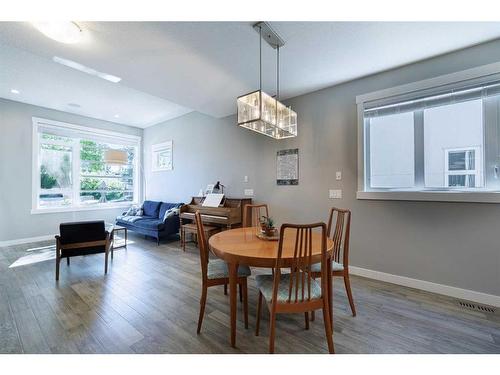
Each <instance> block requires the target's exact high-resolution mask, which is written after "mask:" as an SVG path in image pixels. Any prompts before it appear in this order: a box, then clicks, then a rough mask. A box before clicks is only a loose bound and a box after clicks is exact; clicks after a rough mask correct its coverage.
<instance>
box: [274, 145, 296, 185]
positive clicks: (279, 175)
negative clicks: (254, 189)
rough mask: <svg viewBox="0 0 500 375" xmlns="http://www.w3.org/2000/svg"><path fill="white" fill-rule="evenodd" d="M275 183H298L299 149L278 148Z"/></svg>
mask: <svg viewBox="0 0 500 375" xmlns="http://www.w3.org/2000/svg"><path fill="white" fill-rule="evenodd" d="M276 184H277V185H298V184H299V149H298V148H293V149H288V150H280V151H278V152H277V153H276Z"/></svg>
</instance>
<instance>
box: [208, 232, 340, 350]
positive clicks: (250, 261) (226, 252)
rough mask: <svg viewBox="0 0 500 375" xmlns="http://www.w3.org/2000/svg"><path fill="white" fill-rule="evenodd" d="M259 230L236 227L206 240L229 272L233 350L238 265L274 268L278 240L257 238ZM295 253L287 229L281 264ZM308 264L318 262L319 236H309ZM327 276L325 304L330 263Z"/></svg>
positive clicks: (330, 244)
mask: <svg viewBox="0 0 500 375" xmlns="http://www.w3.org/2000/svg"><path fill="white" fill-rule="evenodd" d="M258 231H260V228H255V227H250V228H237V229H230V230H226V231H222V232H219V233H217V234H214V235H213V236H211V237H210V239H209V241H208V244H209V246H210V250H211V251H212V252H213V253H214V254H215V255H216V256H217V257H219V258H221V259H223V260H224V261H225V262H226V263H227V266H228V269H229V301H230V316H231V346H232V347H236V292H237V291H236V288H237V283H236V282H237V274H238V266H239V265H240V264H244V265H247V266H249V267H263V268H273V267H275V266H276V258H277V254H278V241H268V240H263V239H261V238H259V237H258V236H257V233H258ZM294 250H295V233H294V231H293V230H289V231H287V232H286V233H285V236H284V239H283V252H282V256H281V258H282V261H283V265H284V266H287V265H288V264H289V263H291V261H292V260H293V256H294ZM332 250H333V241H332V240H331V239H330V238H327V251H328V253H329V254H330V253H331V251H332ZM312 261H313V263H317V262H320V261H321V234H320V233H316V232H313V234H312ZM327 274H328V275H329V279H328V283H327V285H328V286H329V288H328V289H329V290H328V293H327V297H328V301H330V300H331V293H332V277H331V275H332V272H331V262H327ZM329 307H330V317H331V316H332V304H331V303H330V302H329Z"/></svg>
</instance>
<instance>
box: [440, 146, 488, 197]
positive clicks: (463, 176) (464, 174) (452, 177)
mask: <svg viewBox="0 0 500 375" xmlns="http://www.w3.org/2000/svg"><path fill="white" fill-rule="evenodd" d="M477 154H479V148H475V149H451V150H449V149H448V150H445V171H446V172H445V178H444V184H445V186H446V187H450V188H476V187H480V182H481V179H480V171H479V168H478V164H479V163H478V162H476V155H477Z"/></svg>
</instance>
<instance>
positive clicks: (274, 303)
mask: <svg viewBox="0 0 500 375" xmlns="http://www.w3.org/2000/svg"><path fill="white" fill-rule="evenodd" d="M318 228H319V229H320V231H321V262H320V264H321V267H320V273H321V276H323V277H321V284H320V283H319V282H318V281H316V280H315V279H314V278H313V277H312V275H311V273H310V272H308V270H310V269H311V266H312V250H313V249H312V233H313V229H318ZM293 230H295V231H296V233H295V244H294V256H293V260H292V262H291V264H290V265H289V267H288V266H287V265H285V264H284V263H283V261H282V253H283V239H284V237H285V234H286V233H287V231H288V233H290V232H293ZM292 235H293V233H292ZM282 268H289V273H281V269H282ZM327 272H328V271H327V249H326V224H325V223H317V224H305V225H299V224H283V225H282V226H281V229H280V239H279V244H278V254H277V259H276V266H275V268H274V275H257V276H256V278H255V279H256V282H257V287H258V288H259V302H258V305H257V323H256V328H255V335H256V336H258V335H259V325H260V315H261V306H262V298H264V299H265V302H266V305H267V307H268V309H269V314H270V317H269V353H274V337H275V328H276V314H280V313H304V316H305V320H306V329H307V328H309V315H308V314H309V311H314V310H318V309H323V317H324V319H323V320H324V323H325V334H326V340H327V342H328V351H329V352H330V353H334V347H333V337H332V326H331V321H330V310H329V306H328V290H329V289H328V284H327V283H328V277H327Z"/></svg>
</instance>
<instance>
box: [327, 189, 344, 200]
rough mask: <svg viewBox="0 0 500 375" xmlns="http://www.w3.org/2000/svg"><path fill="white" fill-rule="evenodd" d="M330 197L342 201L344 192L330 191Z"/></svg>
mask: <svg viewBox="0 0 500 375" xmlns="http://www.w3.org/2000/svg"><path fill="white" fill-rule="evenodd" d="M328 197H329V198H330V199H341V198H342V190H334V189H330V190H329V191H328Z"/></svg>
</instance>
